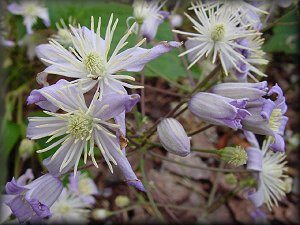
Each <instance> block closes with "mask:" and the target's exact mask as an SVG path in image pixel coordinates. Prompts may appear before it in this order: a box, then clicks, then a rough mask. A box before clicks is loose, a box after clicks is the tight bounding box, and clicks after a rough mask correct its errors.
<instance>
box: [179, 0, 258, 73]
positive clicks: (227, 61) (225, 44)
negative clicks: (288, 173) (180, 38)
mask: <svg viewBox="0 0 300 225" xmlns="http://www.w3.org/2000/svg"><path fill="white" fill-rule="evenodd" d="M192 9H193V10H194V12H195V14H196V16H197V19H194V18H192V17H191V16H190V15H188V14H186V13H185V15H186V16H187V18H188V19H189V20H190V21H191V22H192V23H193V27H194V29H195V30H196V31H197V33H192V32H185V31H179V30H173V32H176V33H179V34H183V35H187V36H188V40H187V41H186V43H185V45H186V48H187V51H185V52H183V53H182V54H180V55H179V56H184V55H186V54H190V55H191V57H190V58H191V59H192V60H191V61H192V63H191V64H190V65H189V67H188V68H191V67H192V66H193V65H194V64H196V63H197V62H198V61H199V60H200V59H202V58H203V57H212V62H213V63H215V62H216V60H217V59H219V60H220V62H221V64H222V67H223V70H224V72H225V73H226V74H227V73H228V68H235V69H236V70H238V71H241V70H240V68H239V67H238V62H240V61H242V62H243V63H245V64H247V65H248V64H249V63H248V62H247V61H246V60H245V57H244V56H243V55H242V54H241V53H240V52H238V51H236V50H237V49H247V50H249V51H252V49H251V48H248V47H245V46H242V45H240V44H239V43H237V40H238V39H241V38H246V37H249V36H255V35H257V34H258V33H257V32H256V31H255V30H252V29H251V28H249V26H247V25H244V24H242V23H241V15H239V14H236V13H234V14H232V13H230V12H228V11H224V10H221V9H220V8H219V7H216V8H213V7H209V8H207V7H206V6H205V5H203V4H202V2H201V1H199V2H198V3H196V4H195V3H192Z"/></svg>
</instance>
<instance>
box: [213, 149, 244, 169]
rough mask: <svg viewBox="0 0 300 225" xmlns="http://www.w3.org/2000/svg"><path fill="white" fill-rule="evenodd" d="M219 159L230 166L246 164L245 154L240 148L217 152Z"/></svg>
mask: <svg viewBox="0 0 300 225" xmlns="http://www.w3.org/2000/svg"><path fill="white" fill-rule="evenodd" d="M218 155H219V156H220V159H221V160H222V161H224V162H226V163H228V164H230V165H232V166H235V167H238V166H241V165H244V164H246V163H247V159H248V156H247V153H246V151H245V149H243V148H242V147H241V146H236V147H226V148H223V149H221V150H219V151H218Z"/></svg>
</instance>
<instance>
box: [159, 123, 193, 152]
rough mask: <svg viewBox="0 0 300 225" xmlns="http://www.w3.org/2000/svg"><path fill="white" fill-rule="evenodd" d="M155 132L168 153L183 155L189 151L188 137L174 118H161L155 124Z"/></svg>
mask: <svg viewBox="0 0 300 225" xmlns="http://www.w3.org/2000/svg"><path fill="white" fill-rule="evenodd" d="M157 134H158V137H159V140H160V143H161V144H162V146H163V147H164V148H165V149H166V150H167V151H169V152H170V153H173V154H175V155H179V156H183V157H184V156H187V155H188V154H189V153H190V151H191V144H190V138H189V137H188V136H187V134H186V132H185V130H184V128H183V126H182V125H181V124H180V123H179V122H178V121H177V120H176V119H174V118H166V119H163V120H162V121H161V122H160V123H159V124H158V126H157Z"/></svg>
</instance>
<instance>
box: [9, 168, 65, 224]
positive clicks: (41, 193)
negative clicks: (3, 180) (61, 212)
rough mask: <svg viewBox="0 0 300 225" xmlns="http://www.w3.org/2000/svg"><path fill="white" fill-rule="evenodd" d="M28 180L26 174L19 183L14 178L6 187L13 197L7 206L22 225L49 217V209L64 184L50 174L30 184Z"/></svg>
mask: <svg viewBox="0 0 300 225" xmlns="http://www.w3.org/2000/svg"><path fill="white" fill-rule="evenodd" d="M27 180H28V174H25V175H24V176H23V177H20V178H19V179H18V180H17V181H16V180H15V179H14V178H13V179H12V180H11V181H10V182H8V183H7V184H6V186H5V191H6V193H7V194H8V195H10V196H11V197H10V199H9V200H8V201H6V204H7V205H8V206H9V207H10V209H11V211H12V213H13V214H14V215H15V216H16V217H17V219H18V220H19V222H20V223H25V222H28V221H40V220H41V219H44V218H46V217H49V216H50V215H51V213H50V209H49V208H50V207H51V206H52V204H53V203H54V202H55V201H56V199H57V198H58V197H59V195H60V193H61V191H62V189H63V185H62V182H61V181H60V180H59V179H58V178H57V177H55V176H52V175H51V174H49V173H48V174H45V175H43V176H41V177H39V178H37V179H35V180H33V181H32V182H30V183H28V184H26V181H27Z"/></svg>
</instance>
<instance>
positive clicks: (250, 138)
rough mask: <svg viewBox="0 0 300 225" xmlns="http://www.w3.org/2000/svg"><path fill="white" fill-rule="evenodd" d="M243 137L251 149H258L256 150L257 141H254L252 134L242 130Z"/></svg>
mask: <svg viewBox="0 0 300 225" xmlns="http://www.w3.org/2000/svg"><path fill="white" fill-rule="evenodd" d="M244 135H245V137H246V139H247V141H248V142H249V143H250V144H251V145H252V146H253V147H255V148H258V149H259V148H260V147H259V143H258V141H257V139H256V137H255V134H253V133H252V132H250V131H246V130H244Z"/></svg>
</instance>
